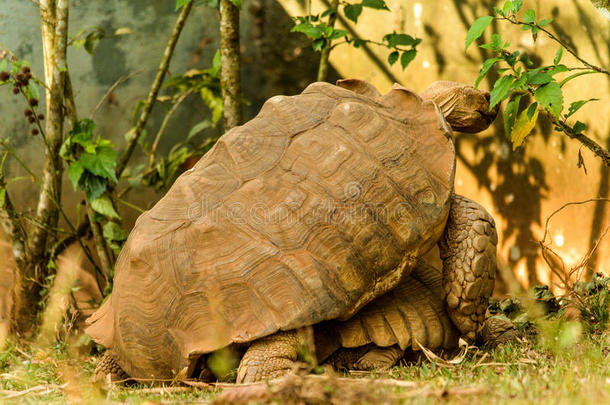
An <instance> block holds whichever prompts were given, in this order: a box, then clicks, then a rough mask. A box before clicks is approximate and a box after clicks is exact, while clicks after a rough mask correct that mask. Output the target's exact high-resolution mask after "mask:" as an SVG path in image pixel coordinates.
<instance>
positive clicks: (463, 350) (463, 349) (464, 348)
mask: <svg viewBox="0 0 610 405" xmlns="http://www.w3.org/2000/svg"><path fill="white" fill-rule="evenodd" d="M415 344H417V345H418V346H419V348H420V349H421V351H422V353H424V355H425V356H426V358H427V359H428V360H429V361H431V362H436V363H437V364H439V365H441V366H445V367H453V366H456V365H458V364H461V363H462V362H463V361H464V360H465V359H466V355H467V354H468V352H469V351H470V349H473V348H476V347H475V346H469V345H468V343H466V341H464V340H463V339H460V342H459V346H460V353H458V354H457V355H456V356H455V357H454V358H452V359H450V360H445V359H443V358H442V357H440V356H438V355H436V354H435V353H434V352H433V351H431V350H430V349H427V348H426V347H424V346H423V345H422V344H420V343H419V342H418V341H417V339H415Z"/></svg>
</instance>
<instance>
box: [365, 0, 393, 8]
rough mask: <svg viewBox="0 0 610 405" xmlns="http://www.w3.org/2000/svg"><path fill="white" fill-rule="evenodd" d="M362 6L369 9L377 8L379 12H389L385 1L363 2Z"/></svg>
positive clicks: (372, 0) (367, 0)
mask: <svg viewBox="0 0 610 405" xmlns="http://www.w3.org/2000/svg"><path fill="white" fill-rule="evenodd" d="M362 5H363V6H364V7H368V8H375V9H377V10H389V8H388V6H386V4H385V1H383V0H362Z"/></svg>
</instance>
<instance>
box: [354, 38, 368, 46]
mask: <svg viewBox="0 0 610 405" xmlns="http://www.w3.org/2000/svg"><path fill="white" fill-rule="evenodd" d="M365 43H366V41H365V40H363V39H360V38H356V39H354V48H359V47H361V46H362V45H364V44H365Z"/></svg>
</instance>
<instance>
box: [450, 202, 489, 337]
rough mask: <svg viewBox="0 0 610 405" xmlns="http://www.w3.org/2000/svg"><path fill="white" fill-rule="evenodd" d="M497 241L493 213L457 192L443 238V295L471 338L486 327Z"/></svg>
mask: <svg viewBox="0 0 610 405" xmlns="http://www.w3.org/2000/svg"><path fill="white" fill-rule="evenodd" d="M497 243H498V236H497V234H496V228H495V224H494V220H493V218H492V217H491V215H489V213H487V211H485V209H484V208H483V207H482V206H480V205H479V204H477V203H476V202H474V201H471V200H469V199H468V198H466V197H462V196H459V195H454V196H453V198H452V201H451V209H450V211H449V218H448V219H447V225H446V227H445V233H444V234H443V237H442V238H441V240H440V242H439V248H440V252H441V258H442V259H443V295H444V298H445V302H446V305H447V312H448V313H449V316H450V317H451V320H452V321H453V323H454V324H455V326H457V328H458V329H459V330H460V332H461V333H462V335H464V336H465V337H467V338H469V339H470V340H471V341H474V339H475V336H476V335H477V334H478V333H479V332H480V331H481V328H482V327H483V322H484V321H485V311H486V310H487V304H488V300H489V297H490V296H491V293H492V291H493V285H494V279H495V273H496V244H497Z"/></svg>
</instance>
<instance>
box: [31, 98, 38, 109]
mask: <svg viewBox="0 0 610 405" xmlns="http://www.w3.org/2000/svg"><path fill="white" fill-rule="evenodd" d="M30 105H31V106H32V107H36V106H37V105H38V100H37V99H35V98H31V99H30Z"/></svg>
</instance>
